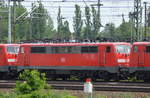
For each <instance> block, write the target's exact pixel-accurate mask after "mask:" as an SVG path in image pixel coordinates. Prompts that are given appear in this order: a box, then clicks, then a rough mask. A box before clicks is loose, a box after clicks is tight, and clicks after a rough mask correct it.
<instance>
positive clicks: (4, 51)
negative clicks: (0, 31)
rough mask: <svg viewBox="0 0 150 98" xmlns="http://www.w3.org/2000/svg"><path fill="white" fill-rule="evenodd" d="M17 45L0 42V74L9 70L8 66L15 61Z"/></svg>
mask: <svg viewBox="0 0 150 98" xmlns="http://www.w3.org/2000/svg"><path fill="white" fill-rule="evenodd" d="M18 52H19V45H17V44H0V76H1V77H2V76H4V75H3V74H6V73H7V72H9V67H10V66H11V65H13V64H14V63H15V62H16V61H17V55H18Z"/></svg>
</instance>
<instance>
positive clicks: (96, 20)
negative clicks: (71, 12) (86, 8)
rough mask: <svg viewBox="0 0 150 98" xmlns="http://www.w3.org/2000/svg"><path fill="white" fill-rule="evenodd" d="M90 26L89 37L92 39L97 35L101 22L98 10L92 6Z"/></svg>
mask: <svg viewBox="0 0 150 98" xmlns="http://www.w3.org/2000/svg"><path fill="white" fill-rule="evenodd" d="M92 16H93V19H92V27H91V33H92V35H91V38H92V39H96V37H97V36H98V33H99V30H100V27H101V23H100V20H99V19H100V18H99V15H98V12H97V11H96V9H95V8H94V7H92Z"/></svg>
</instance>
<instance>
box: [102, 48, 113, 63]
mask: <svg viewBox="0 0 150 98" xmlns="http://www.w3.org/2000/svg"><path fill="white" fill-rule="evenodd" d="M110 52H111V47H110V46H101V48H100V64H101V65H108V63H109V62H108V60H109V54H110Z"/></svg>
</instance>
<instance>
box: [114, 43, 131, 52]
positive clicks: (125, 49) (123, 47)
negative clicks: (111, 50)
mask: <svg viewBox="0 0 150 98" xmlns="http://www.w3.org/2000/svg"><path fill="white" fill-rule="evenodd" d="M116 51H117V53H130V46H128V45H116Z"/></svg>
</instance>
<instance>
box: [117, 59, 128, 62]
mask: <svg viewBox="0 0 150 98" xmlns="http://www.w3.org/2000/svg"><path fill="white" fill-rule="evenodd" d="M117 61H118V63H125V62H127V61H126V59H118V60H117Z"/></svg>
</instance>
